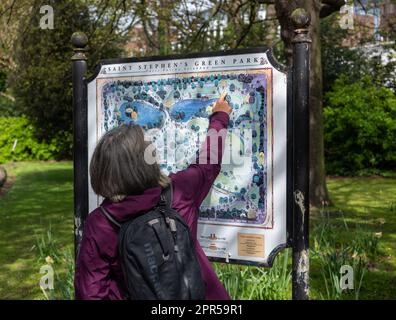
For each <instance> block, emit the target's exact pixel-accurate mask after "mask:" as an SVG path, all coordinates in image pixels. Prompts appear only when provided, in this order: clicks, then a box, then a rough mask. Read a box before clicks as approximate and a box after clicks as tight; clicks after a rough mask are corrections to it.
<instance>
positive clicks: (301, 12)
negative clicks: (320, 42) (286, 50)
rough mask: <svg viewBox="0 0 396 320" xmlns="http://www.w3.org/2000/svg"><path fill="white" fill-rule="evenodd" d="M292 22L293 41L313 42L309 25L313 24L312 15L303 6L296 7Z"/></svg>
mask: <svg viewBox="0 0 396 320" xmlns="http://www.w3.org/2000/svg"><path fill="white" fill-rule="evenodd" d="M290 19H291V22H292V23H293V27H294V33H295V35H294V38H293V40H292V42H312V41H311V38H310V37H309V36H308V31H309V26H310V24H311V16H310V15H309V13H308V12H307V11H306V10H305V9H303V8H297V9H295V10H294V11H293V12H292V14H291V16H290Z"/></svg>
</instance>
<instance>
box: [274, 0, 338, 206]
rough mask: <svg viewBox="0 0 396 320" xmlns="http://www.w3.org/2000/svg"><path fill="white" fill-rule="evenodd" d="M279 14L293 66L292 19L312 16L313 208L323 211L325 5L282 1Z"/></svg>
mask: <svg viewBox="0 0 396 320" xmlns="http://www.w3.org/2000/svg"><path fill="white" fill-rule="evenodd" d="M275 7H276V12H277V16H278V20H279V23H280V25H281V30H282V31H281V36H282V40H283V41H284V43H285V53H286V58H287V62H288V64H289V65H291V64H292V57H293V56H292V43H291V40H292V38H293V34H294V31H293V25H292V23H291V22H290V19H289V17H290V15H291V13H292V12H293V10H294V9H296V8H299V7H300V8H301V7H302V8H305V9H306V10H307V11H308V13H309V14H310V16H311V26H310V36H311V38H312V46H311V59H310V63H311V72H310V98H309V103H310V155H309V160H310V204H311V205H312V206H314V207H321V206H323V205H326V204H329V203H330V199H329V194H328V190H327V186H326V174H325V164H324V145H323V113H322V108H323V105H322V77H323V75H322V57H321V45H320V16H319V14H320V9H321V2H320V1H315V0H278V1H276V2H275Z"/></svg>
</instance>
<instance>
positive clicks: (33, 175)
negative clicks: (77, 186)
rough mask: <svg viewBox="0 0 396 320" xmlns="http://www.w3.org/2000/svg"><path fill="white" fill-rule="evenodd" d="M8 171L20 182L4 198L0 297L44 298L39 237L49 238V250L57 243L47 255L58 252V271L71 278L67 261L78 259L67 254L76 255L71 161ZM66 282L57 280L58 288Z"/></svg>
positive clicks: (22, 164)
mask: <svg viewBox="0 0 396 320" xmlns="http://www.w3.org/2000/svg"><path fill="white" fill-rule="evenodd" d="M5 168H6V170H7V172H8V174H9V176H10V177H16V179H15V182H14V183H13V185H12V188H11V189H9V191H7V193H6V194H5V195H3V196H2V197H1V199H0V216H1V219H0V265H1V266H2V271H1V272H0V298H1V299H43V293H42V291H41V290H40V286H39V281H40V278H41V277H42V276H43V274H40V267H41V266H42V265H44V264H46V261H44V260H42V259H41V260H39V257H40V253H39V252H38V249H37V245H38V242H37V241H38V239H43V240H44V241H43V242H44V243H46V245H45V247H48V243H52V245H51V246H50V247H51V250H48V251H46V250H43V251H42V252H43V255H46V256H47V255H49V256H51V257H52V256H55V254H54V252H55V253H57V254H56V255H57V256H58V259H55V258H53V260H54V264H53V268H54V271H55V272H56V273H58V274H59V276H61V277H63V279H70V277H69V276H67V273H68V272H69V271H68V270H69V268H70V265H69V263H68V261H73V259H72V258H73V257H71V258H66V255H68V252H70V255H71V256H74V254H73V247H74V246H73V169H72V163H71V162H52V161H51V162H43V161H37V162H16V163H15V164H13V163H8V164H6V165H5ZM48 230H51V231H50V232H49V234H50V236H48ZM43 242H42V243H43ZM33 245H34V248H32V246H33ZM46 256H45V257H44V258H46ZM66 283H67V282H66V280H64V281H58V280H57V279H56V278H55V282H54V286H55V290H61V288H62V286H63V284H65V285H66ZM58 292H59V291H58ZM62 295H63V294H62ZM63 296H64V297H66V296H65V295H63Z"/></svg>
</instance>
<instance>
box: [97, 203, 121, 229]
mask: <svg viewBox="0 0 396 320" xmlns="http://www.w3.org/2000/svg"><path fill="white" fill-rule="evenodd" d="M99 208H100V210H101V211H102V213H103V214H104V216H105V217H106V218H107V219H108V220H109V221H111V222H112V223H113V224H115V225H116V226H117V227H118V228H121V224H120V223H119V222H117V221H116V220H115V219H114V218H113V217H112V216H111V214H110V213H108V212H107V210H106V209H105V208H103V207H102V206H100V207H99Z"/></svg>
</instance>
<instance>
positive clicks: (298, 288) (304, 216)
mask: <svg viewBox="0 0 396 320" xmlns="http://www.w3.org/2000/svg"><path fill="white" fill-rule="evenodd" d="M291 20H292V22H293V25H294V38H293V40H292V43H293V140H294V141H293V143H294V148H293V153H294V155H293V198H294V199H293V201H294V202H293V245H292V247H293V259H292V260H293V262H292V290H293V292H292V296H293V299H295V300H307V299H308V296H309V294H308V292H309V285H308V281H309V252H308V250H309V238H308V234H309V229H308V228H309V224H308V222H309V72H310V71H309V70H310V68H309V65H310V62H309V54H310V43H311V39H310V37H309V36H308V28H309V25H310V21H311V19H310V16H309V15H308V13H307V12H306V11H305V10H304V9H296V10H294V11H293V13H292V15H291Z"/></svg>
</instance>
